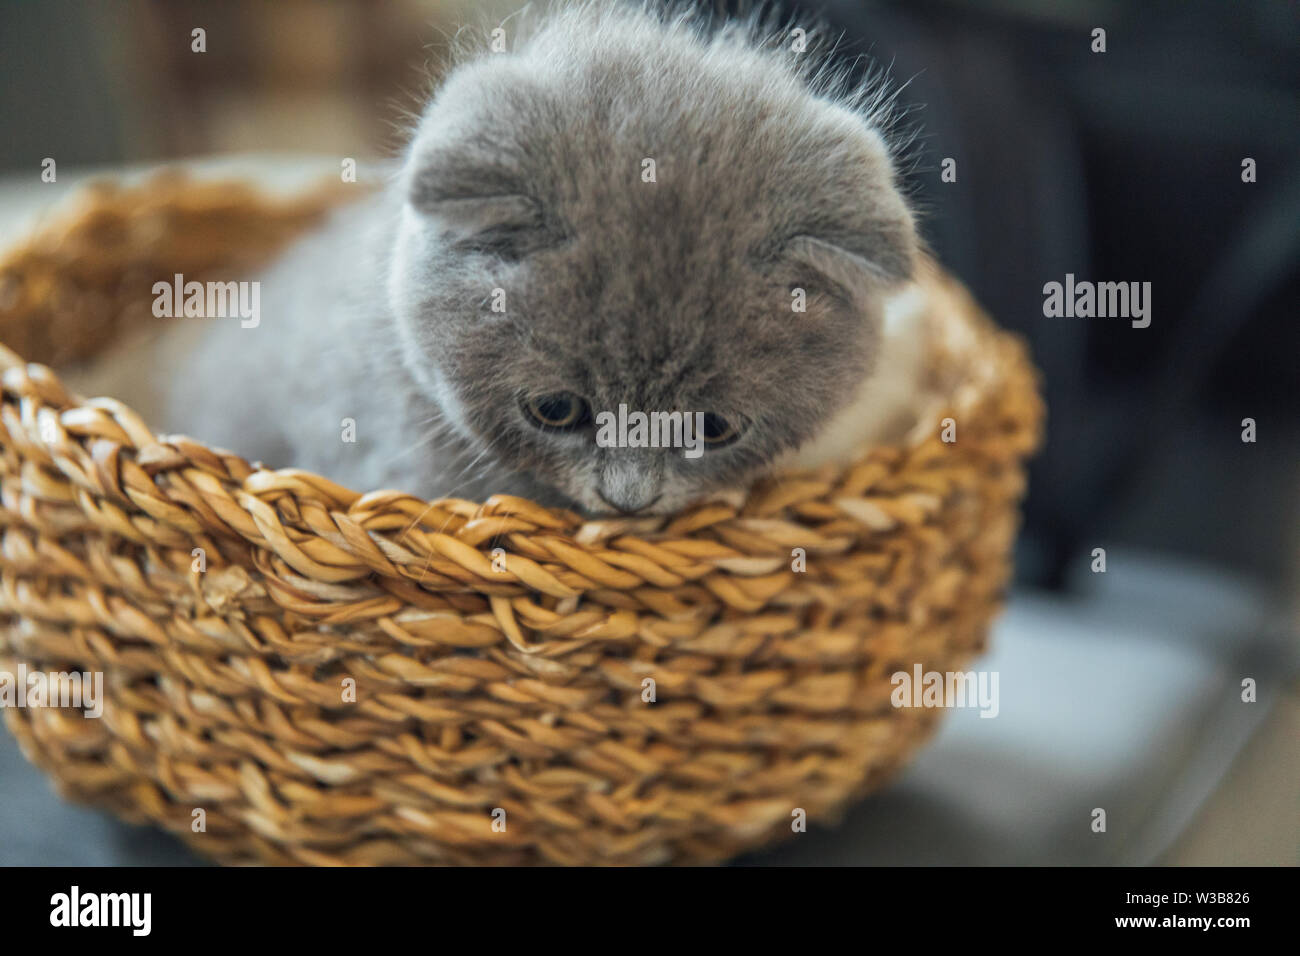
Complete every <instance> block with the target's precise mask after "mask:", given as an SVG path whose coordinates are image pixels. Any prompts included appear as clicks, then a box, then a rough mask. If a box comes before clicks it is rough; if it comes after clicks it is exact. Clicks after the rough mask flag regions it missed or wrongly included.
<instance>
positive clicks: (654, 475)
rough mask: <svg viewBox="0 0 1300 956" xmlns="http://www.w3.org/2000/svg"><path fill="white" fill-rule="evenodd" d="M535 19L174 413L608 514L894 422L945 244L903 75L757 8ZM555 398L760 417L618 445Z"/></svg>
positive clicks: (413, 480)
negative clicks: (564, 423)
mask: <svg viewBox="0 0 1300 956" xmlns="http://www.w3.org/2000/svg"><path fill="white" fill-rule="evenodd" d="M526 20H527V18H525V20H522V21H519V22H512V23H511V25H510V28H511V29H512V30H516V31H517V33H516V35H515V36H514V37H513V38H512V40H511V43H510V47H511V49H510V51H508V52H503V53H492V52H489V51H487V50H483V51H480V52H478V53H476V54H471V55H469V56H468V57H466V58H464V59H463V61H462V62H460V63H459V64H458V65H457V66H456V67H455V68H454V69H453V70H452V71H451V73H450V74H449V75H448V76H447V78H446V80H445V82H444V83H443V84H442V86H441V88H440V89H439V90H438V92H437V93H436V95H435V96H434V97H433V98H432V99H431V101H430V102H429V103H428V105H427V108H426V109H425V110H424V112H423V114H422V115H421V117H420V119H419V122H418V125H417V127H416V129H415V131H414V135H413V137H412V138H411V141H410V145H409V147H408V149H407V151H406V153H405V155H404V156H403V157H402V159H401V162H400V168H399V169H398V170H397V171H396V173H395V175H394V176H393V177H392V178H391V181H390V182H389V184H388V185H387V186H386V187H385V188H384V189H383V190H381V191H380V192H378V193H377V194H376V195H374V196H373V197H371V198H368V199H366V200H363V201H362V202H361V203H359V204H357V205H355V206H352V207H350V208H347V209H345V210H343V211H342V212H340V213H339V214H338V215H337V216H336V217H335V218H334V219H333V220H332V221H331V222H330V224H329V225H328V226H327V227H326V228H324V229H323V230H321V231H320V232H318V233H317V234H315V235H313V236H311V237H310V238H308V239H306V240H305V241H303V242H301V243H299V244H298V245H296V246H295V247H294V248H293V249H292V251H291V252H290V253H289V254H288V255H287V256H285V257H284V259H283V260H281V261H280V262H279V263H278V264H277V265H276V266H275V267H274V268H273V269H272V270H271V271H270V272H269V273H268V274H266V275H265V276H264V277H263V278H262V320H261V324H260V326H259V327H258V328H255V329H243V328H240V327H239V325H238V323H237V322H231V321H216V320H214V321H213V322H212V323H211V328H210V329H209V330H207V331H206V332H205V334H204V338H203V341H202V343H201V344H200V345H199V346H198V347H196V348H191V349H189V350H188V357H187V358H186V359H185V360H184V361H183V362H182V363H181V365H180V367H179V370H178V373H177V375H176V377H175V380H174V383H173V385H172V387H171V389H170V393H169V395H168V396H167V400H166V402H165V405H166V409H167V412H166V420H165V422H164V424H165V426H166V427H167V428H168V429H171V430H175V431H181V432H185V433H187V434H192V435H195V436H197V437H199V438H202V439H203V440H205V441H208V442H210V443H213V444H221V445H225V446H228V447H230V448H232V449H235V450H238V451H239V452H240V453H242V454H245V455H247V456H249V457H252V458H259V459H261V460H262V461H264V462H265V463H266V464H267V465H269V466H272V467H285V466H294V467H301V468H307V469H311V470H314V471H317V472H319V473H321V474H324V475H326V476H327V477H331V478H333V479H335V480H337V481H339V482H340V483H343V484H346V485H349V486H352V487H356V488H359V489H374V488H380V487H393V488H398V489H401V490H404V491H409V492H412V493H416V494H419V495H422V496H427V497H440V496H449V495H458V496H464V497H470V498H478V497H483V496H486V495H488V494H492V493H496V492H506V493H514V494H522V495H526V496H529V497H533V498H537V499H540V500H543V501H545V502H548V503H553V504H563V505H569V506H576V507H578V508H580V509H582V510H584V511H586V512H588V513H594V514H600V513H610V512H612V511H618V512H624V513H638V512H642V513H644V512H655V513H658V512H668V511H673V510H676V509H678V508H680V507H682V506H683V505H685V504H686V503H688V502H690V501H692V500H695V499H698V498H700V497H703V496H707V495H709V494H713V493H717V492H719V491H724V490H728V489H737V488H744V487H745V486H747V484H748V483H749V482H750V481H752V479H753V478H754V477H755V476H757V475H758V474H760V473H762V472H763V471H765V470H766V469H769V468H771V467H772V466H773V465H774V464H776V463H778V462H782V461H789V460H790V459H791V456H797V455H798V453H799V451H800V449H816V451H815V454H814V457H816V458H824V457H827V455H828V454H832V453H833V452H834V449H835V448H838V447H839V446H840V445H842V444H843V443H844V442H845V441H846V440H847V437H846V436H847V435H849V434H850V433H852V434H854V435H856V436H858V437H863V436H870V435H871V434H872V432H873V429H876V428H878V427H883V422H884V416H885V412H884V410H883V408H878V407H877V406H880V405H883V404H889V403H888V401H885V398H880V400H877V399H876V398H872V395H873V393H872V392H871V390H870V389H868V388H866V383H868V382H869V381H871V379H872V376H873V374H879V370H880V366H881V363H882V356H881V352H882V350H883V351H884V352H885V357H884V362H885V364H886V366H887V367H896V368H902V367H903V365H902V364H900V363H905V362H906V361H910V360H909V359H907V355H909V354H910V352H909V351H908V350H909V349H910V348H911V347H910V346H907V345H906V344H905V340H906V338H907V336H906V335H905V334H904V335H900V334H895V335H893V337H892V338H884V339H882V320H883V315H884V311H885V304H886V302H887V300H888V298H889V296H890V294H891V292H893V291H894V290H896V289H898V288H900V287H902V286H903V285H905V284H906V283H907V281H908V280H909V278H910V277H911V275H912V271H913V266H914V260H915V257H916V246H917V240H916V234H915V229H914V225H913V217H912V213H911V212H910V210H909V208H908V205H907V203H906V201H905V200H904V198H903V196H902V195H901V193H900V191H899V189H898V187H897V184H896V181H895V180H896V175H895V168H894V162H893V160H892V159H891V154H890V150H889V147H888V145H887V143H886V139H885V137H884V136H883V135H882V132H883V130H882V120H881V112H882V104H886V103H887V100H886V99H885V98H884V97H882V95H881V93H880V89H879V87H878V86H873V87H871V88H868V89H847V88H845V87H844V85H843V83H842V82H841V80H840V79H839V78H838V77H837V76H836V75H835V74H833V73H831V72H829V71H827V70H826V68H825V67H824V62H825V61H824V60H823V59H822V58H821V55H820V54H818V53H816V52H809V53H802V54H800V53H795V52H793V51H792V50H791V49H790V41H789V35H788V33H787V32H786V31H784V30H781V31H778V32H776V33H775V34H773V33H772V31H771V25H770V24H764V23H763V22H761V21H758V20H751V21H748V22H746V23H744V24H739V25H734V24H733V25H727V26H724V27H721V28H714V27H712V26H711V25H710V24H708V23H707V22H705V21H703V20H701V19H699V18H697V17H695V16H692V15H688V14H682V13H680V12H679V11H674V10H673V9H664V8H661V7H657V6H651V7H644V8H627V7H622V6H616V5H612V4H608V3H591V4H582V5H578V6H568V7H565V8H562V9H560V10H558V11H552V12H550V13H548V14H546V15H544V16H541V17H539V18H537V19H536V22H533V23H531V24H529V23H528V22H526ZM646 159H652V160H653V161H654V165H655V179H656V181H655V182H646V181H644V180H643V175H642V173H643V169H644V165H643V161H644V160H646ZM795 287H798V288H803V289H805V290H806V291H807V311H806V312H803V313H797V312H794V311H792V308H791V302H792V296H791V290H792V288H795ZM494 301H495V302H497V303H501V302H504V305H505V310H504V311H493V309H492V305H493V302H494ZM897 343H904V344H901V345H900V344H897ZM913 351H914V349H913ZM895 353H896V354H895ZM891 356H893V357H891ZM903 379H906V376H903ZM900 390H902V391H905V385H900V386H898V387H895V386H893V385H891V386H889V388H888V389H887V390H886V391H888V392H889V394H890V395H897V394H901V393H902V391H900ZM555 392H571V393H575V394H577V395H580V396H582V397H583V398H585V399H586V401H587V402H588V403H589V405H590V408H591V409H592V411H593V412H595V411H602V410H611V411H612V410H615V409H617V408H618V406H619V404H620V403H623V404H626V405H627V406H628V407H629V408H631V409H636V410H643V411H647V412H650V411H671V410H683V411H690V412H696V411H699V412H710V413H714V414H716V415H720V416H722V417H723V418H725V419H726V420H727V421H729V422H731V423H733V424H738V425H740V426H742V428H743V430H742V433H741V434H740V437H739V439H738V440H736V441H735V442H734V443H733V444H730V445H728V446H727V447H724V448H717V449H714V448H707V449H706V450H705V452H704V454H703V455H702V456H701V457H699V458H696V459H690V458H687V457H686V456H684V455H683V454H682V450H681V449H672V448H669V449H658V448H601V447H598V446H597V444H596V442H595V440H594V427H592V426H587V427H585V428H580V429H578V430H576V431H573V432H569V433H556V432H547V431H544V430H541V429H538V428H537V427H535V426H534V425H533V424H532V423H530V421H529V420H528V418H527V416H526V415H525V414H524V413H523V412H522V411H521V402H523V401H526V400H527V399H529V398H531V397H537V396H541V395H546V394H549V393H555ZM863 396H866V397H865V398H864V397H863ZM886 397H887V396H886ZM846 410H847V411H846ZM896 411H897V409H892V411H891V412H890V414H893V413H894V412H896ZM850 413H851V414H850ZM846 414H850V418H849V419H848V420H847V425H846V419H845V415H846ZM344 419H352V420H354V421H355V423H356V429H355V433H356V440H355V442H351V443H349V442H344V441H342V440H341V437H340V436H341V431H342V421H343V420H344ZM836 421H838V422H839V425H838V426H836V428H832V427H831V424H832V423H834V422H836ZM859 426H860V427H859ZM846 428H847V430H846ZM828 436H829V437H828ZM828 449H830V451H828Z"/></svg>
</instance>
